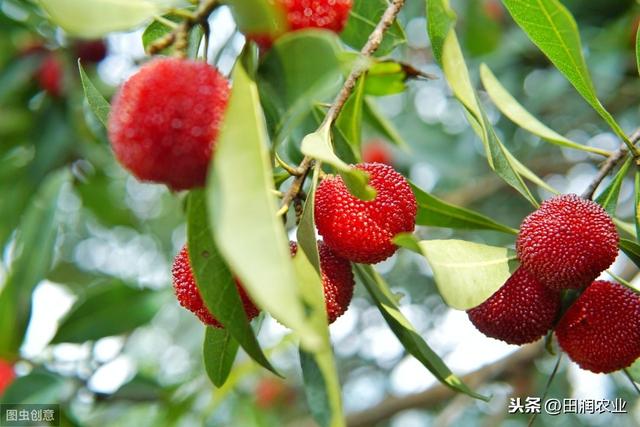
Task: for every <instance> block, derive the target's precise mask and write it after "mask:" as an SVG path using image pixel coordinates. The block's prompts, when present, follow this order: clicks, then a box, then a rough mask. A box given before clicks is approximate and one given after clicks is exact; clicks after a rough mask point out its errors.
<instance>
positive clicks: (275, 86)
mask: <svg viewBox="0 0 640 427" xmlns="http://www.w3.org/2000/svg"><path fill="white" fill-rule="evenodd" d="M309 52H313V55H309ZM343 54H344V50H343V48H342V47H341V45H340V40H339V39H338V36H337V35H336V34H334V33H331V32H328V31H319V30H303V31H294V32H291V33H287V34H285V35H283V36H282V37H280V38H279V39H278V40H277V41H276V43H275V44H274V45H273V47H272V48H271V49H270V50H269V53H268V54H267V55H266V56H265V58H264V61H263V63H262V64H261V66H260V69H259V73H258V74H259V81H260V84H259V89H260V97H261V99H263V101H268V102H269V103H272V104H274V105H275V106H276V109H277V114H276V115H277V117H274V120H275V123H274V124H273V128H274V132H273V133H274V134H275V135H276V136H275V137H274V141H275V144H274V145H275V146H279V145H280V144H281V143H282V142H283V141H284V140H285V139H287V138H289V137H290V135H291V133H292V131H293V129H295V128H296V127H297V126H298V125H299V124H300V123H301V122H302V121H303V120H304V118H306V117H307V116H309V114H311V112H312V110H313V107H314V106H315V105H317V104H318V103H322V102H329V101H331V100H333V97H334V96H335V94H336V92H337V91H338V90H339V89H340V87H341V85H342V81H343V66H344V61H343V57H344V55H343ZM300 58H304V59H305V60H304V61H300V60H299V59H300Z"/></svg>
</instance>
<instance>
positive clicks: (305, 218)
mask: <svg viewBox="0 0 640 427" xmlns="http://www.w3.org/2000/svg"><path fill="white" fill-rule="evenodd" d="M319 172H320V165H319V164H316V166H315V167H314V169H313V177H312V180H311V187H310V188H309V191H307V200H306V201H305V203H304V209H303V211H302V216H301V217H300V224H298V231H297V233H296V237H297V239H298V246H299V247H301V248H302V250H303V251H304V253H305V254H306V255H307V258H308V259H309V262H311V265H313V268H314V269H315V270H316V271H317V272H318V273H320V255H319V253H318V243H317V240H316V226H315V218H314V206H315V195H316V187H317V184H318V174H319Z"/></svg>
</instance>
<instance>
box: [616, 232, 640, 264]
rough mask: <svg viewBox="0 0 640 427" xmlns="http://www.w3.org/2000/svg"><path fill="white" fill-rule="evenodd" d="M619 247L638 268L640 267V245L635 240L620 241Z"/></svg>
mask: <svg viewBox="0 0 640 427" xmlns="http://www.w3.org/2000/svg"><path fill="white" fill-rule="evenodd" d="M618 246H619V247H620V249H622V252H624V253H625V255H627V256H628V257H629V259H630V260H631V261H633V263H634V264H635V265H636V266H638V267H640V244H638V243H637V242H634V241H633V240H629V239H620V243H619V244H618Z"/></svg>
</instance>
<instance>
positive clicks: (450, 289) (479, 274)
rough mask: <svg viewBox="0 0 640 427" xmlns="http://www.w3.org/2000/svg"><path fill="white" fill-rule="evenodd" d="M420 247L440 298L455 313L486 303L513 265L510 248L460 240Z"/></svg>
mask: <svg viewBox="0 0 640 427" xmlns="http://www.w3.org/2000/svg"><path fill="white" fill-rule="evenodd" d="M420 248H421V249H422V254H423V255H424V256H425V258H426V259H427V262H428V263H429V265H430V266H431V270H432V271H433V278H434V280H435V282H436V286H437V287H438V291H439V292H440V295H442V299H444V302H445V303H447V305H449V306H450V307H453V308H455V309H458V310H468V309H470V308H473V307H476V306H478V305H480V304H482V303H483V302H484V301H486V300H487V298H489V297H490V296H491V295H493V294H494V293H495V292H496V291H497V290H498V289H500V287H501V286H502V285H503V284H504V282H506V281H507V279H508V278H509V276H511V273H512V272H513V271H514V270H515V267H516V264H517V262H516V256H515V253H513V251H512V250H510V249H506V248H500V247H496V246H489V245H483V244H480V243H474V242H466V241H464V240H423V241H421V242H420Z"/></svg>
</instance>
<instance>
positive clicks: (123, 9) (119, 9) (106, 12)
mask: <svg viewBox="0 0 640 427" xmlns="http://www.w3.org/2000/svg"><path fill="white" fill-rule="evenodd" d="M38 3H39V4H40V6H42V8H43V9H44V10H45V12H47V14H48V15H49V17H50V18H51V20H52V21H53V22H54V23H55V24H57V25H59V26H60V27H62V28H63V29H64V30H65V31H66V32H68V33H69V34H73V35H75V36H80V37H87V38H98V37H102V36H104V35H106V34H108V33H112V32H115V31H125V30H130V29H133V28H135V27H137V26H139V25H141V24H142V23H144V22H145V21H147V20H149V19H151V18H152V17H153V16H157V15H163V14H164V12H165V11H166V10H168V9H169V8H170V7H171V6H173V5H174V4H176V3H177V2H176V1H173V0H162V1H153V0H92V1H83V0H38Z"/></svg>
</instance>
